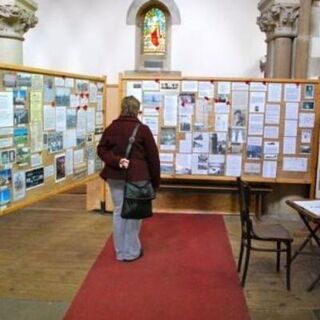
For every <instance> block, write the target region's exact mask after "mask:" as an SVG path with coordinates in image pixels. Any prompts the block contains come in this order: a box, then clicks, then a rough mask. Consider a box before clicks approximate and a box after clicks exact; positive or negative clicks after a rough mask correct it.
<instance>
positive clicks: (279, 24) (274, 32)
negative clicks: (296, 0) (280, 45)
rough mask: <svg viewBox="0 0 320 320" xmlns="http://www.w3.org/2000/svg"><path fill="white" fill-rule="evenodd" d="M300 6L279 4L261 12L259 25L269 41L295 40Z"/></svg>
mask: <svg viewBox="0 0 320 320" xmlns="http://www.w3.org/2000/svg"><path fill="white" fill-rule="evenodd" d="M299 10H300V5H298V4H284V3H277V4H273V5H271V6H270V7H269V8H267V9H266V10H264V11H263V12H261V15H260V16H259V17H258V18H257V24H258V25H259V27H260V30H261V31H262V32H265V33H266V34H267V41H269V40H271V39H274V38H278V37H285V38H295V37H296V36H297V27H296V25H297V23H296V22H297V20H298V17H299Z"/></svg>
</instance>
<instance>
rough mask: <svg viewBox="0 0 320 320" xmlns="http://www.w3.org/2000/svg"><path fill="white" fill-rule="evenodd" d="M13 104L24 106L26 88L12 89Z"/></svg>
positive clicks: (25, 102) (25, 103)
mask: <svg viewBox="0 0 320 320" xmlns="http://www.w3.org/2000/svg"><path fill="white" fill-rule="evenodd" d="M13 104H14V105H15V106H17V107H25V106H26V105H27V90H26V89H14V90H13Z"/></svg>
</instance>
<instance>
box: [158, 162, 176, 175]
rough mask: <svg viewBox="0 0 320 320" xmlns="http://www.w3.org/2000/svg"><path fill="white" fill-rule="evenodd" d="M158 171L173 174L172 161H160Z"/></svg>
mask: <svg viewBox="0 0 320 320" xmlns="http://www.w3.org/2000/svg"><path fill="white" fill-rule="evenodd" d="M160 171H161V174H173V172H174V167H173V163H163V162H162V163H161V164H160Z"/></svg>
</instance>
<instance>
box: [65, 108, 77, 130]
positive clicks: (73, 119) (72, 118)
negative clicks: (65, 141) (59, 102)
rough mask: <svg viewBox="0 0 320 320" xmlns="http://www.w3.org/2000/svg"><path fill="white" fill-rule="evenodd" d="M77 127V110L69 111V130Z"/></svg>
mask: <svg viewBox="0 0 320 320" xmlns="http://www.w3.org/2000/svg"><path fill="white" fill-rule="evenodd" d="M76 127H77V111H76V110H75V109H67V129H75V128H76Z"/></svg>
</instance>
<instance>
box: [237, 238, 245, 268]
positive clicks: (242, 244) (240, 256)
mask: <svg viewBox="0 0 320 320" xmlns="http://www.w3.org/2000/svg"><path fill="white" fill-rule="evenodd" d="M243 249H244V243H243V240H242V239H241V244H240V252H239V258H238V268H237V269H238V272H240V271H241V265H242V257H243Z"/></svg>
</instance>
